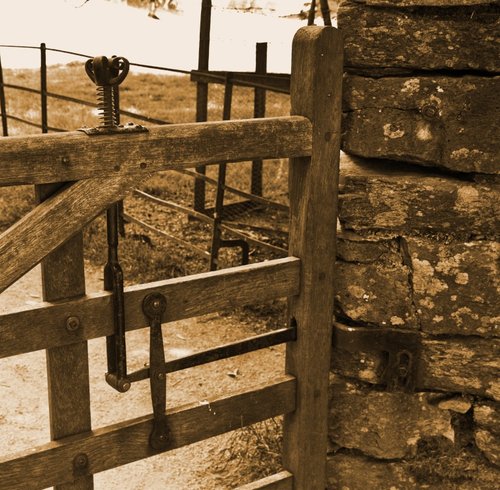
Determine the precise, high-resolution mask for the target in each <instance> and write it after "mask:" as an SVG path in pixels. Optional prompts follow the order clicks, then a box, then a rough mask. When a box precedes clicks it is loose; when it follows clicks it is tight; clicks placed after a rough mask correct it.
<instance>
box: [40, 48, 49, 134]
mask: <svg viewBox="0 0 500 490" xmlns="http://www.w3.org/2000/svg"><path fill="white" fill-rule="evenodd" d="M40 102H41V114H42V133H48V132H49V126H48V122H47V120H48V117H47V49H46V46H45V43H42V44H40Z"/></svg>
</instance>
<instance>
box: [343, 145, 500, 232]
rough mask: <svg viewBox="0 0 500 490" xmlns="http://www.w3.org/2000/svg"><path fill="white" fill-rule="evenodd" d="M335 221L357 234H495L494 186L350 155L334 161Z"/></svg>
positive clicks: (499, 196)
mask: <svg viewBox="0 0 500 490" xmlns="http://www.w3.org/2000/svg"><path fill="white" fill-rule="evenodd" d="M340 175H341V180H342V187H341V190H340V196H339V197H340V203H341V204H340V209H339V219H340V222H341V223H342V226H343V228H344V229H347V230H353V231H356V232H359V233H372V232H374V231H377V232H385V233H388V234H390V233H396V234H402V233H403V234H410V235H416V234H421V235H428V236H438V235H441V234H442V235H446V236H450V237H454V238H456V239H460V240H464V241H467V240H471V239H485V238H487V239H496V238H498V237H499V236H500V185H499V184H498V183H497V184H495V183H493V182H490V183H486V182H484V183H476V182H472V181H467V180H464V179H460V178H458V177H454V176H452V175H446V176H445V175H443V174H442V173H438V172H435V171H433V170H431V169H428V170H424V169H421V168H419V167H415V166H413V165H405V164H403V163H398V164H394V163H393V162H388V161H380V160H374V159H363V158H356V157H350V156H348V155H346V154H343V156H342V158H341V162H340Z"/></svg>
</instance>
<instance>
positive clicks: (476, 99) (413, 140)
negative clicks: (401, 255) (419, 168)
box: [342, 58, 500, 174]
mask: <svg viewBox="0 0 500 490" xmlns="http://www.w3.org/2000/svg"><path fill="white" fill-rule="evenodd" d="M499 59H500V58H499ZM344 86H345V89H344V102H343V108H344V111H345V116H344V121H343V130H344V135H343V141H342V149H343V150H344V151H345V152H347V153H350V154H354V155H358V156H362V157H374V158H388V159H391V160H399V161H406V162H415V163H418V164H420V165H425V166H435V167H441V168H446V169H449V170H454V171H459V172H481V173H489V174H498V173H500V166H499V162H498V147H497V143H496V142H497V141H498V140H499V138H500V129H499V125H498V124H497V118H498V113H497V112H498V111H497V107H498V106H499V105H500V77H498V76H497V77H478V76H461V77H445V76H430V75H426V76H417V77H383V78H379V79H376V78H370V77H361V76H355V75H348V76H347V77H346V79H345V85H344Z"/></svg>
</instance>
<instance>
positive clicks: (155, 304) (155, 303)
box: [153, 299, 161, 310]
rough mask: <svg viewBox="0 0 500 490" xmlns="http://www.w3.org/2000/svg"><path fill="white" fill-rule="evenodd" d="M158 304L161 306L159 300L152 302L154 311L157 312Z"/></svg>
mask: <svg viewBox="0 0 500 490" xmlns="http://www.w3.org/2000/svg"><path fill="white" fill-rule="evenodd" d="M160 304H161V303H160V300H159V299H155V300H154V301H153V308H154V309H155V310H157V309H158V308H159V307H160Z"/></svg>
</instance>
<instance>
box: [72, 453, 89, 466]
mask: <svg viewBox="0 0 500 490" xmlns="http://www.w3.org/2000/svg"><path fill="white" fill-rule="evenodd" d="M88 464H89V457H88V456H87V455H86V454H85V453H80V454H77V455H76V456H75V457H74V458H73V465H74V466H75V468H79V469H81V468H86V467H87V466H88Z"/></svg>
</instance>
